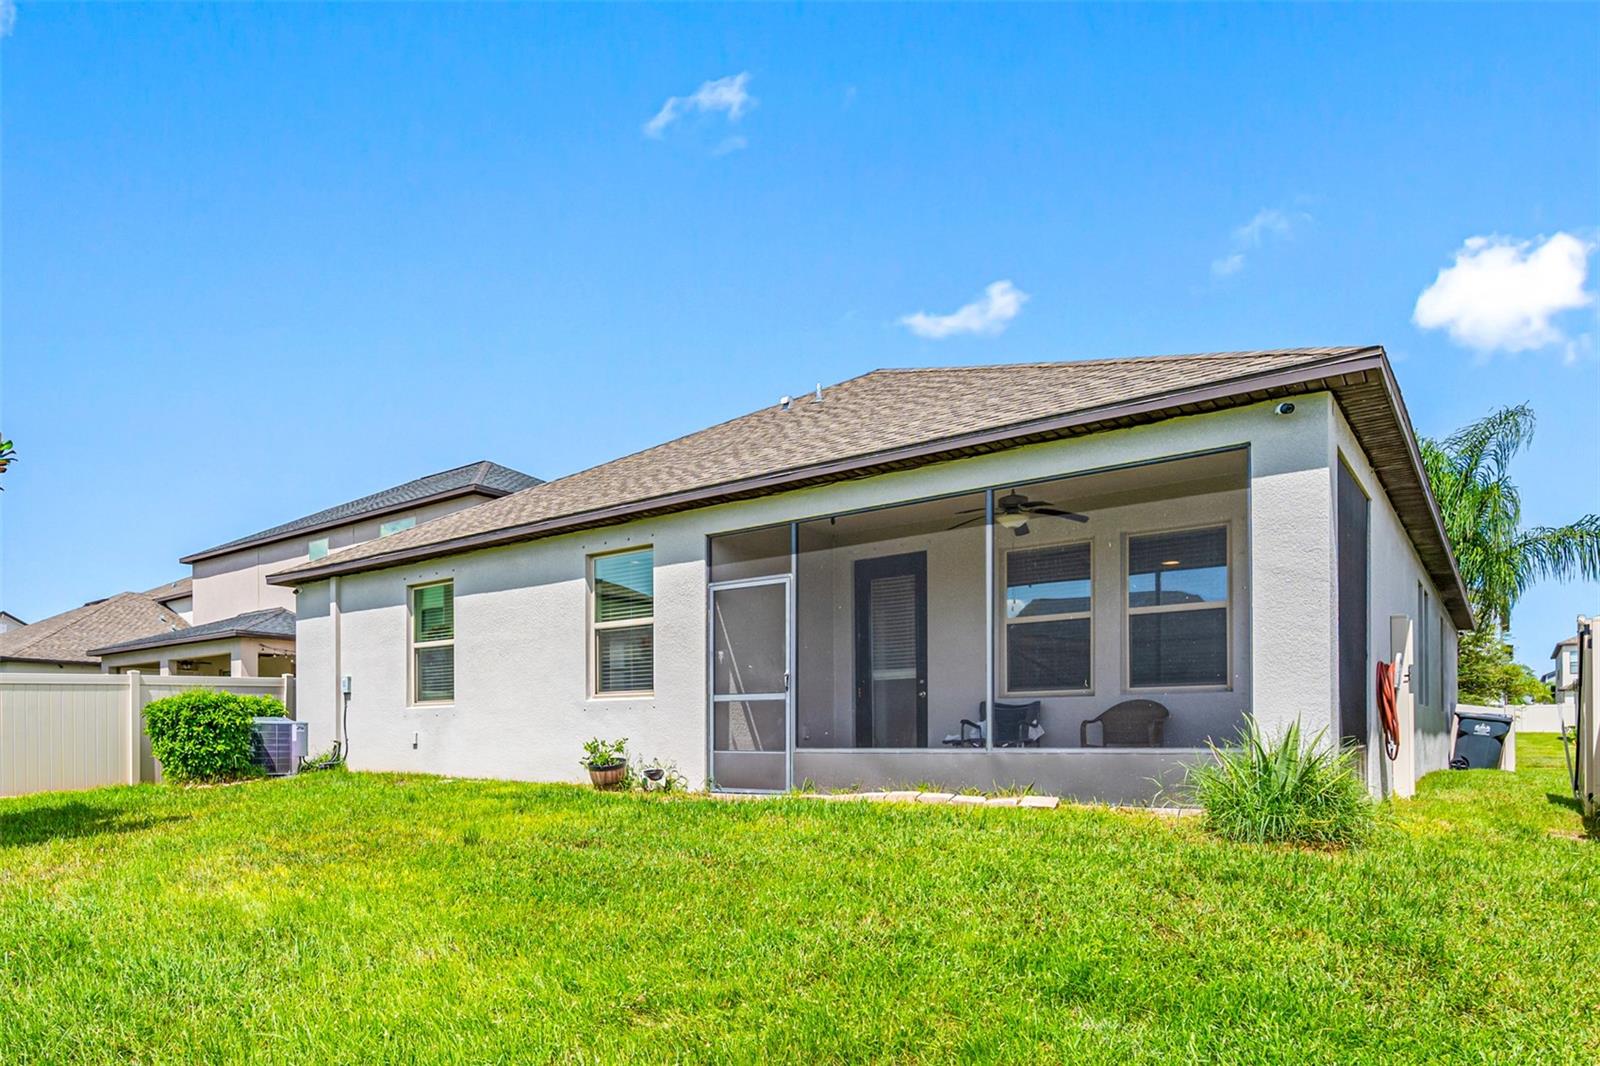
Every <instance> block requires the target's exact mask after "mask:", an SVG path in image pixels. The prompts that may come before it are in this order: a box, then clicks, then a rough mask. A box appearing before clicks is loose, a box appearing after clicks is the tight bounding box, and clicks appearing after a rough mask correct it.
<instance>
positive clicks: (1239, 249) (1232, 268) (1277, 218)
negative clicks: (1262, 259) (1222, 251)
mask: <svg viewBox="0 0 1600 1066" xmlns="http://www.w3.org/2000/svg"><path fill="white" fill-rule="evenodd" d="M1310 221H1311V216H1310V215H1308V214H1306V213H1305V212H1304V211H1285V210H1283V209H1282V208H1279V207H1263V208H1262V209H1261V210H1260V211H1257V212H1256V213H1255V215H1254V216H1253V217H1252V218H1251V219H1250V221H1249V222H1246V223H1245V224H1244V225H1242V226H1235V227H1234V229H1233V232H1232V233H1231V234H1229V236H1228V241H1229V244H1230V245H1231V246H1232V248H1233V250H1232V251H1231V252H1229V253H1228V254H1227V255H1225V256H1222V257H1220V258H1218V259H1213V260H1212V261H1211V276H1212V277H1216V278H1225V277H1228V276H1229V275H1230V274H1237V273H1239V271H1241V270H1243V269H1244V264H1245V258H1246V256H1247V255H1248V254H1249V253H1250V252H1253V251H1255V250H1256V249H1258V248H1260V247H1262V246H1263V245H1265V244H1266V243H1267V242H1268V241H1284V240H1288V239H1289V238H1290V237H1292V236H1294V232H1295V230H1296V229H1298V228H1299V227H1300V226H1302V225H1304V224H1305V223H1307V222H1310Z"/></svg>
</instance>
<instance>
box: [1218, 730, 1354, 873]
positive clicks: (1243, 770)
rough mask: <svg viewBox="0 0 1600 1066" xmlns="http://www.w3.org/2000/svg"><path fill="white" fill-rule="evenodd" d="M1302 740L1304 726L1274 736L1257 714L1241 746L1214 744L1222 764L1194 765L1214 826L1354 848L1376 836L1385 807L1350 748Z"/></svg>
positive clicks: (1224, 833) (1239, 836)
mask: <svg viewBox="0 0 1600 1066" xmlns="http://www.w3.org/2000/svg"><path fill="white" fill-rule="evenodd" d="M1322 738H1323V734H1322V733H1318V734H1317V735H1316V736H1315V737H1313V738H1312V740H1311V743H1310V744H1302V743H1301V742H1300V725H1299V723H1298V722H1297V723H1295V724H1293V725H1291V726H1289V728H1287V729H1286V730H1284V732H1283V735H1282V736H1279V737H1277V738H1274V739H1269V738H1266V737H1264V736H1262V734H1261V728H1260V726H1258V725H1257V724H1256V722H1255V720H1254V719H1251V720H1250V721H1249V722H1248V724H1247V725H1246V726H1245V728H1244V729H1243V730H1241V732H1240V736H1239V740H1240V744H1239V746H1238V747H1235V748H1218V747H1216V746H1215V745H1212V746H1211V752H1212V754H1213V755H1215V756H1216V764H1215V765H1202V766H1196V767H1193V768H1191V769H1190V771H1189V775H1188V790H1189V793H1190V795H1191V796H1192V797H1193V798H1194V800H1195V802H1196V803H1198V805H1199V806H1201V807H1203V808H1205V824H1206V827H1207V828H1208V829H1210V830H1211V831H1212V832H1214V833H1216V834H1217V835H1218V836H1220V837H1223V838H1224V839H1226V840H1235V841H1243V842H1248V843H1254V844H1264V843H1288V844H1307V845H1313V846H1321V847H1329V846H1332V847H1347V846H1350V845H1353V844H1359V843H1361V842H1363V841H1365V840H1366V839H1367V838H1368V837H1370V836H1371V835H1372V832H1373V829H1374V828H1375V826H1376V823H1377V805H1376V804H1375V803H1373V801H1372V797H1370V796H1369V795H1368V794H1367V788H1366V785H1364V784H1363V783H1362V782H1361V779H1360V778H1359V777H1357V776H1356V772H1355V768H1354V766H1353V765H1352V763H1351V758H1350V754H1349V753H1348V752H1344V751H1338V750H1336V749H1333V748H1330V747H1329V746H1328V745H1326V744H1324V743H1322Z"/></svg>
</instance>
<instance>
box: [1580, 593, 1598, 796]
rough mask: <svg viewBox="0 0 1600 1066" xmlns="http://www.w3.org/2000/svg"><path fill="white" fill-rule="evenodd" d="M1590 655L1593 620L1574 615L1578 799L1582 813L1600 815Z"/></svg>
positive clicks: (1595, 705)
mask: <svg viewBox="0 0 1600 1066" xmlns="http://www.w3.org/2000/svg"><path fill="white" fill-rule="evenodd" d="M1595 666H1596V663H1595V654H1594V619H1592V618H1585V617H1583V616H1582V615H1579V616H1578V691H1577V692H1576V693H1575V695H1576V696H1577V697H1578V698H1577V701H1576V704H1575V706H1576V709H1577V712H1578V715H1577V717H1578V722H1577V734H1578V735H1577V737H1576V738H1574V739H1575V740H1576V742H1577V748H1578V802H1579V803H1581V804H1583V816H1584V817H1585V818H1593V817H1595V816H1596V815H1597V814H1600V795H1597V793H1600V719H1597V718H1596V713H1597V712H1600V699H1597V698H1596V694H1597V690H1600V685H1597V683H1596V682H1597V680H1600V679H1596V677H1595V676H1594V672H1595Z"/></svg>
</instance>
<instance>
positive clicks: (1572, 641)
mask: <svg viewBox="0 0 1600 1066" xmlns="http://www.w3.org/2000/svg"><path fill="white" fill-rule="evenodd" d="M1577 646H1578V638H1577V637H1576V636H1571V637H1568V638H1567V639H1566V640H1558V641H1556V646H1555V648H1554V649H1552V650H1551V652H1550V658H1552V659H1559V658H1561V649H1562V648H1576V647H1577Z"/></svg>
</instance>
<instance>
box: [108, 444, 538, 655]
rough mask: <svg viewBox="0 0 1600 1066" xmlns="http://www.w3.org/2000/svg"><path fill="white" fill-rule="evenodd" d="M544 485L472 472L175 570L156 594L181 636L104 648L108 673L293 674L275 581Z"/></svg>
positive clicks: (256, 536)
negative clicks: (178, 573)
mask: <svg viewBox="0 0 1600 1066" xmlns="http://www.w3.org/2000/svg"><path fill="white" fill-rule="evenodd" d="M539 484H542V482H540V480H539V479H538V478H536V477H530V476H529V475H527V474H523V473H520V472H518V471H516V470H511V469H509V468H507V467H504V466H500V465H499V464H497V463H490V462H478V463H469V464H467V465H466V466H459V467H456V468H454V469H451V470H444V471H441V472H439V473H437V474H429V475H428V476H426V477H421V478H417V479H416V480H414V481H408V482H406V483H405V484H403V485H396V486H394V487H393V488H388V489H385V490H383V491H382V492H375V493H373V494H371V495H370V496H363V497H361V498H360V499H358V500H351V501H350V502H349V503H342V504H339V505H338V506H336V507H329V508H327V509H325V510H322V511H318V512H316V513H315V514H310V515H306V516H305V517H303V518H297V519H295V520H294V521H292V522H285V523H283V524H282V525H277V526H273V527H272V528H271V529H264V530H262V531H261V532H259V533H253V534H251V535H250V536H248V537H240V538H239V539H237V540H232V541H229V542H228V543H226V544H219V545H217V546H216V547H214V548H207V549H206V550H205V551H200V552H195V553H194V554H192V555H186V556H184V557H183V558H182V559H180V560H178V561H179V562H181V563H187V564H190V565H191V566H192V568H193V572H192V577H190V578H184V579H183V580H181V581H175V582H172V583H170V584H168V585H163V586H161V587H160V588H157V589H152V590H150V592H149V593H147V595H150V596H153V597H156V598H158V599H161V600H162V602H163V603H166V604H167V605H169V606H170V607H171V608H172V610H174V611H175V612H181V613H182V614H183V617H184V619H185V621H187V622H189V623H191V624H190V625H189V626H188V627H186V628H184V629H181V630H178V631H176V632H169V633H158V634H154V635H145V636H141V637H139V638H138V639H124V640H119V641H115V642H109V641H108V642H105V643H104V645H103V646H99V647H96V648H95V649H94V655H96V656H98V657H99V658H100V659H101V661H102V663H103V666H104V668H105V669H106V670H107V671H109V672H114V673H125V672H127V671H130V670H139V671H143V672H149V673H159V674H188V675H192V676H214V677H227V676H233V677H281V676H283V675H284V674H292V673H294V672H295V623H294V594H293V593H292V592H291V591H290V590H288V589H284V588H278V587H276V586H272V585H269V584H267V581H266V578H267V576H268V575H269V574H273V573H276V572H277V571H279V570H282V569H285V568H286V567H291V566H294V565H295V564H297V563H305V562H314V561H318V560H322V559H325V558H328V557H329V556H330V555H336V554H337V553H338V552H340V551H342V550H344V549H347V548H349V547H351V546H353V545H358V544H362V543H365V542H366V541H370V540H376V539H379V538H382V537H387V536H390V535H392V534H394V533H397V532H402V531H404V530H408V529H411V528H412V527H414V526H416V525H417V524H418V523H419V522H426V521H428V520H430V519H433V518H438V517H440V516H442V515H448V514H452V513H454V512H457V511H460V510H462V509H464V508H468V507H473V506H475V505H477V504H481V503H484V502H486V501H488V500H494V499H498V498H500V497H502V496H505V495H507V494H509V493H512V492H515V491H517V490H519V489H524V488H528V487H530V486H533V485H539Z"/></svg>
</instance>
